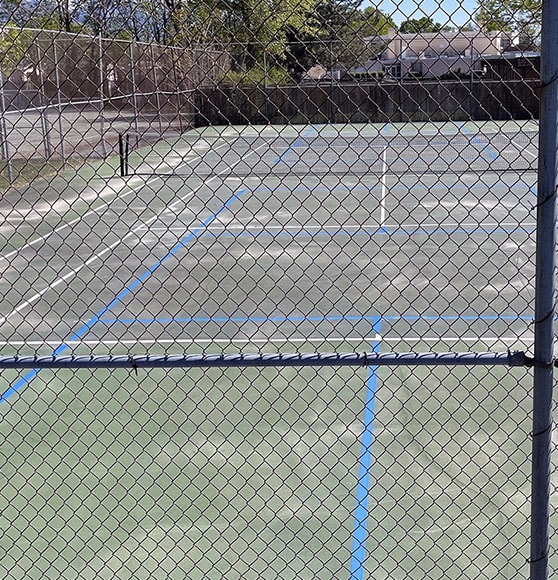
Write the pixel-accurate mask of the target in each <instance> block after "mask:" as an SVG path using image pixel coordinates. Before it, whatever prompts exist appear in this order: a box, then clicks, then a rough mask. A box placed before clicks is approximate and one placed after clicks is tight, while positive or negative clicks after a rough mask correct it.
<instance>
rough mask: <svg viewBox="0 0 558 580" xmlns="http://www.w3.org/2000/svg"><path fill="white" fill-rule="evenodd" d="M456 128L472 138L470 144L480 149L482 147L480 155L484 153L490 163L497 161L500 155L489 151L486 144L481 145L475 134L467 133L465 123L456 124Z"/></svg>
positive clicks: (491, 150) (488, 146)
mask: <svg viewBox="0 0 558 580" xmlns="http://www.w3.org/2000/svg"><path fill="white" fill-rule="evenodd" d="M456 126H457V127H458V129H459V130H460V131H461V132H462V133H464V134H465V135H470V136H471V137H472V142H473V143H474V144H475V145H479V146H480V147H482V149H480V153H483V152H485V151H486V153H488V155H489V156H490V158H491V159H492V161H495V160H496V159H498V157H500V154H499V153H496V151H494V150H493V149H491V148H490V145H489V144H488V143H483V142H482V141H481V140H480V139H479V138H478V137H476V136H475V134H474V133H473V132H472V131H469V129H467V127H465V123H464V122H463V121H460V122H458V123H456Z"/></svg>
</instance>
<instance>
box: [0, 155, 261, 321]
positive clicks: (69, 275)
mask: <svg viewBox="0 0 558 580" xmlns="http://www.w3.org/2000/svg"><path fill="white" fill-rule="evenodd" d="M262 147H264V145H261V146H260V147H257V148H256V149H254V150H253V151H250V152H249V153H247V154H246V155H244V156H243V157H242V158H241V159H239V160H238V161H237V162H235V163H234V164H233V165H231V167H234V166H235V165H238V164H239V163H241V162H242V161H244V159H245V158H246V157H248V156H250V155H254V154H255V153H256V152H257V151H258V150H259V149H261V148H262ZM231 167H228V168H226V169H224V170H223V171H221V172H219V173H217V174H216V175H214V176H213V177H211V178H209V179H208V180H207V181H205V182H202V183H200V184H199V185H198V186H197V187H195V188H194V189H193V190H191V191H189V192H188V193H187V194H185V195H183V196H181V197H180V198H179V200H178V202H180V203H182V202H183V201H184V200H185V199H188V198H189V197H192V196H193V195H195V194H196V193H197V192H198V191H199V190H200V189H201V188H202V187H204V186H205V185H206V184H207V183H209V182H210V181H213V180H214V179H217V178H218V177H219V176H220V175H221V174H222V173H224V172H225V171H229V169H231ZM168 207H169V206H165V207H164V208H163V209H162V210H161V211H159V212H157V213H156V214H155V215H153V216H151V217H150V218H149V219H148V220H146V221H144V222H142V223H141V224H140V225H138V226H136V227H135V228H133V229H131V230H130V231H129V232H128V233H127V234H126V235H125V236H124V237H123V238H119V239H118V240H116V242H113V243H112V244H111V245H110V246H107V247H106V248H105V249H103V250H102V251H101V252H98V253H96V254H93V255H92V256H91V257H90V258H89V259H88V260H86V261H85V262H84V263H83V264H81V265H80V266H78V267H76V268H74V269H73V270H70V271H69V272H67V273H66V274H64V276H61V277H60V278H57V279H56V280H55V281H54V282H51V283H50V284H49V285H48V286H46V287H45V288H43V289H42V290H40V291H39V292H36V293H35V294H34V295H33V296H31V298H29V299H28V300H25V301H24V302H22V303H21V304H19V305H18V306H16V308H14V309H13V310H12V311H11V312H10V313H9V314H7V315H5V316H1V317H0V325H1V324H4V323H5V322H6V321H7V320H9V319H10V318H12V317H13V316H15V315H16V314H18V313H19V312H21V311H22V310H24V309H25V308H27V307H28V306H31V304H33V303H34V302H36V301H37V300H38V299H39V298H41V296H43V295H44V294H45V293H46V292H48V291H49V290H52V289H54V288H56V287H57V286H60V284H63V283H64V282H66V281H67V280H69V279H70V278H72V277H74V276H76V275H77V274H78V273H79V272H80V271H81V270H83V268H85V267H87V266H89V265H91V264H92V263H93V262H96V261H98V260H99V259H100V258H102V257H103V256H104V255H105V254H106V253H107V252H110V251H111V250H112V249H114V248H115V247H117V246H119V245H120V244H123V243H124V242H125V241H126V240H127V239H128V238H130V237H131V236H134V235H135V234H136V233H137V232H138V231H140V230H141V229H142V228H143V227H145V226H146V225H149V224H150V223H152V222H154V221H156V220H157V219H159V217H160V216H161V215H162V214H163V213H164V212H166V211H167V210H168ZM198 228H199V226H198ZM195 231H196V230H193V232H195Z"/></svg>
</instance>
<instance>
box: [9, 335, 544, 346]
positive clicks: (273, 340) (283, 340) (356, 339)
mask: <svg viewBox="0 0 558 580" xmlns="http://www.w3.org/2000/svg"><path fill="white" fill-rule="evenodd" d="M307 342H308V343H322V342H349V343H362V342H367V343H370V342H385V343H388V344H400V343H405V342H419V343H420V342H426V343H459V342H464V343H477V342H480V343H485V344H497V343H501V342H503V343H510V344H514V343H519V344H521V343H531V342H534V336H533V337H525V336H521V337H520V338H519V337H517V336H513V337H511V336H507V337H506V336H504V337H496V336H484V337H480V336H474V337H473V336H468V337H455V336H451V337H449V336H437V337H432V336H427V337H420V336H415V337H413V336H404V337H397V338H395V337H394V338H384V337H382V336H380V335H378V334H377V335H376V336H327V337H323V336H310V337H308V338H289V337H269V338H168V339H165V338H152V339H151V338H137V339H123V340H118V339H115V340H110V339H100V340H99V339H88V340H66V341H64V344H67V345H68V346H79V345H84V346H118V345H134V344H139V345H142V344H149V345H158V344H160V345H168V344H304V343H307ZM9 346H13V347H20V346H32V347H38V346H60V340H11V341H10V340H6V341H0V347H9Z"/></svg>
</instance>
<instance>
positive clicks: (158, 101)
mask: <svg viewBox="0 0 558 580" xmlns="http://www.w3.org/2000/svg"><path fill="white" fill-rule="evenodd" d="M149 48H150V52H151V64H152V70H153V86H154V91H155V106H156V108H157V111H156V115H157V118H158V119H159V135H162V134H163V123H162V119H161V117H162V116H163V111H162V110H161V95H160V93H159V77H158V75H157V63H158V62H159V58H160V55H159V58H158V59H157V61H155V50H154V49H153V44H151V45H150V46H149ZM152 102H153V101H152Z"/></svg>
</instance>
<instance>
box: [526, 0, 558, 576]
mask: <svg viewBox="0 0 558 580" xmlns="http://www.w3.org/2000/svg"><path fill="white" fill-rule="evenodd" d="M557 19H558V0H545V1H544V2H543V18H542V45H541V93H540V98H541V105H540V123H539V168H538V194H537V249H536V296H535V346H534V355H535V369H534V384H533V433H532V436H533V463H532V497H531V559H530V565H531V580H546V579H547V578H548V564H549V549H550V546H549V519H550V470H551V450H552V386H553V357H554V297H555V288H554V283H555V281H554V278H555V274H554V270H555V247H556V186H557V171H558V155H557V153H558V150H557V147H558V28H557V27H556V20H557Z"/></svg>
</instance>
